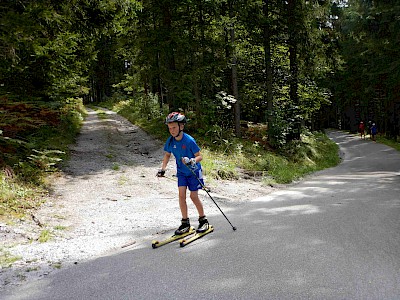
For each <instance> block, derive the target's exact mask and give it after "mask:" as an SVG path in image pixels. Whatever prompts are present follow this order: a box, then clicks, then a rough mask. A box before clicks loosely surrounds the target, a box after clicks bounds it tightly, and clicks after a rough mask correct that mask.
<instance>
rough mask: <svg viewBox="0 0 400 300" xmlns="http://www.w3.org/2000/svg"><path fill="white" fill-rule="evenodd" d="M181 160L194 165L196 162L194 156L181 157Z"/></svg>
mask: <svg viewBox="0 0 400 300" xmlns="http://www.w3.org/2000/svg"><path fill="white" fill-rule="evenodd" d="M182 162H183V163H184V164H185V165H192V166H194V165H195V164H196V159H195V158H189V157H182Z"/></svg>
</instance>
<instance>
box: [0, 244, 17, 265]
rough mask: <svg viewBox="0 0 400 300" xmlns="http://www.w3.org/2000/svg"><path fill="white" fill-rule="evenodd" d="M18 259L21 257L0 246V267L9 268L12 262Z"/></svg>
mask: <svg viewBox="0 0 400 300" xmlns="http://www.w3.org/2000/svg"><path fill="white" fill-rule="evenodd" d="M20 259H21V257H19V256H13V255H11V254H10V253H9V252H8V251H6V250H5V249H2V248H0V269H2V268H9V267H11V266H12V264H13V263H14V262H16V261H18V260H20Z"/></svg>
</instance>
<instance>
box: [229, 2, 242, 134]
mask: <svg viewBox="0 0 400 300" xmlns="http://www.w3.org/2000/svg"><path fill="white" fill-rule="evenodd" d="M229 17H230V19H231V20H233V17H234V12H233V1H229ZM232 22H233V21H232ZM229 33H230V43H231V50H232V51H231V63H232V67H231V71H232V81H231V83H232V93H233V96H234V97H235V99H236V102H235V104H234V105H233V110H234V124H235V134H236V136H237V137H240V136H241V132H240V101H239V90H238V85H237V61H236V51H235V29H234V24H233V23H232V24H231V28H230V30H229Z"/></svg>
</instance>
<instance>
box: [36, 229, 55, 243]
mask: <svg viewBox="0 0 400 300" xmlns="http://www.w3.org/2000/svg"><path fill="white" fill-rule="evenodd" d="M51 238H52V235H51V233H50V231H49V230H48V229H45V230H42V231H41V232H40V235H39V238H38V242H39V243H46V242H48V241H49V240H51Z"/></svg>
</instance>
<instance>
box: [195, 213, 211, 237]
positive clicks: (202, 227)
mask: <svg viewBox="0 0 400 300" xmlns="http://www.w3.org/2000/svg"><path fill="white" fill-rule="evenodd" d="M209 227H210V225H209V223H208V220H207V218H206V216H204V217H200V218H199V227H198V228H197V230H196V232H197V233H202V232H205V231H207V230H208V228H209Z"/></svg>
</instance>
